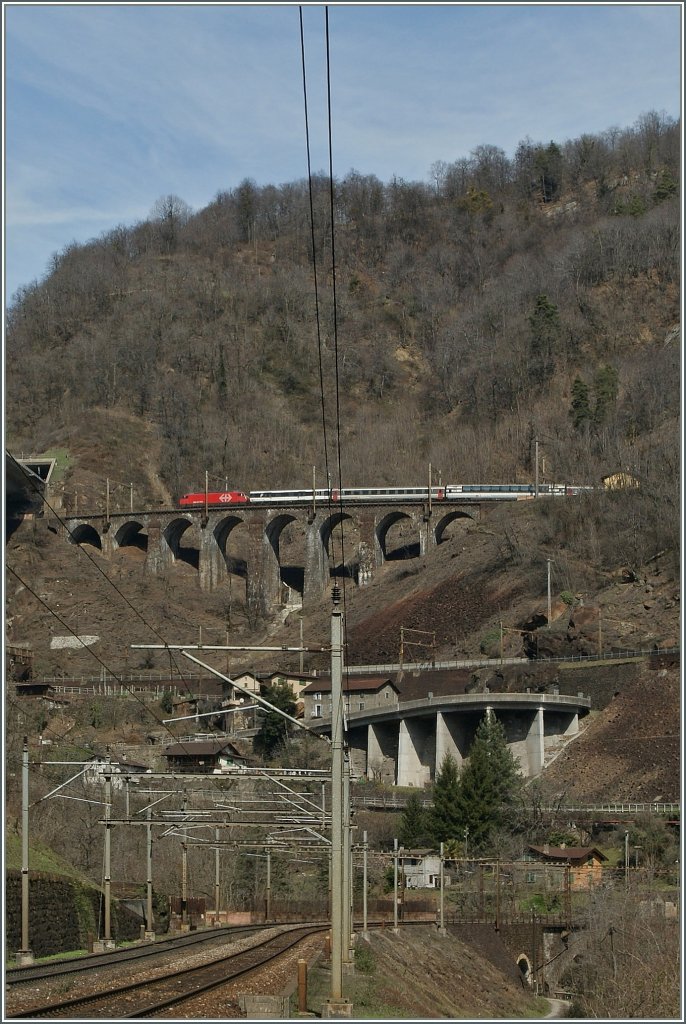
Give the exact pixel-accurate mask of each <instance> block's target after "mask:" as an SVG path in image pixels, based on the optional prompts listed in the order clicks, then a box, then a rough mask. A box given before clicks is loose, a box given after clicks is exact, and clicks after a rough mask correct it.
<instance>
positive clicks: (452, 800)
mask: <svg viewBox="0 0 686 1024" xmlns="http://www.w3.org/2000/svg"><path fill="white" fill-rule="evenodd" d="M459 792H460V785H459V770H458V767H457V761H456V760H455V758H454V757H453V756H452V755H451V754H446V756H445V757H444V758H443V761H442V763H441V766H440V768H439V770H438V772H437V774H436V781H435V783H434V802H433V807H432V809H431V815H430V820H429V828H430V833H431V838H432V839H433V842H434V843H435V844H438V843H442V842H445V841H446V840H447V839H454V838H455V837H456V836H458V835H460V832H461V827H462V820H461V816H460V810H459Z"/></svg>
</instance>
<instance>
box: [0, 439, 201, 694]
mask: <svg viewBox="0 0 686 1024" xmlns="http://www.w3.org/2000/svg"><path fill="white" fill-rule="evenodd" d="M5 454H6V455H7V457H8V458H10V459H11V460H12V462H13V463H14V464H15V466H17V468H19V469H21V468H22V467H21V464H20V463H19V462H18V461H17V459H15V457H14V456H13V455H12V453H11V452H10V451H8V450H7V449H5ZM28 480H29V483H30V484H31V486H32V487H33V488H34V490H35V491H36V493H37V494H38V495H40V497H41V499H42V501H43V503H44V505H45V506H46V508H48V509H49V510H50V512H51V513H52V514H53V516H54V517H55V518H56V519H57V521H58V523H59V524H60V526H61V527H62V528H63V529H64V530H65V531H66V533H68V534H69V536H70V537H71V536H72V531H71V530H70V528H69V525H68V523H67V522H66V521H65V520H64V519H63V518H62V516H60V514H59V513H58V512H57V511H56V509H54V508H53V506H52V505H51V504H50V502H49V501H48V499H47V498H46V497H45V495H44V494H43V493H42V492H41V491H40V489H39V487H38V485H37V483H36V482H35V481H34V480H32V479H31V478H30V477H29V478H28ZM76 547H77V549H78V550H79V551H81V552H82V554H83V555H84V556H85V557H86V558H87V559H88V560H89V562H90V563H91V565H93V566H94V567H95V568H96V570H97V571H98V572H99V573H100V575H101V576H102V577H103V578H104V579H105V580H106V582H107V583H109V584H110V586H111V587H112V588H113V589H114V590H115V591H116V592H117V594H118V595H119V597H121V599H122V601H124V603H125V604H126V605H127V606H128V607H129V608H130V609H131V611H132V612H133V613H134V614H135V615H136V616H137V617H138V618H139V619H140V621H141V622H142V623H143V625H144V626H145V627H146V628H147V629H149V630H150V631H151V632H152V633H154V635H155V636H156V637H157V638H158V639H159V640H161V641H162V643H163V644H164V645H165V647H167V641H166V640H165V639H164V637H163V636H162V634H161V633H160V632H159V630H158V629H156V627H155V626H153V625H151V623H149V622H148V621H147V620H146V618H145V616H144V615H143V614H142V613H141V612H140V611H139V610H138V608H136V606H135V605H134V604H132V603H131V601H129V599H128V597H127V596H126V595H125V594H124V593H123V592H122V591H121V590H120V589H119V587H118V586H117V585H116V583H115V582H114V580H112V579H111V578H110V577H109V576H108V575H107V573H106V572H105V571H104V570H103V569H102V568H101V566H99V565H98V563H97V562H96V560H95V559H94V558H93V556H92V555H91V554H90V553H89V552H88V551H86V549H85V548H84V547H83V546H82V545H80V544H77V545H76ZM24 586H26V584H24ZM41 603H44V602H41ZM46 607H48V606H47V605H46ZM48 610H49V611H52V610H51V609H50V608H48ZM53 614H54V613H53ZM169 657H170V662H173V664H174V667H175V668H176V669H177V671H178V673H179V679H180V680H181V682H182V683H183V682H185V680H184V677H183V673H182V671H181V668H180V666H179V665H178V664H177V662H176V660H175V659H173V656H172V652H171V650H170V651H169ZM187 689H188V692H189V694H190V693H191V689H190V686H188V687H187Z"/></svg>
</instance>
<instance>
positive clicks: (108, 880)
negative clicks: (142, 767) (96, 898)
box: [105, 754, 112, 947]
mask: <svg viewBox="0 0 686 1024" xmlns="http://www.w3.org/2000/svg"><path fill="white" fill-rule="evenodd" d="M109 761H110V758H109V754H108V756H107V768H106V774H105V946H106V947H107V946H108V945H109V944H110V943H111V942H112V934H111V911H112V874H111V867H110V854H111V840H112V836H111V831H110V830H111V827H112V826H111V825H110V817H111V815H112V776H111V774H110V771H109Z"/></svg>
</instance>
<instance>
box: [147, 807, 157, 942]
mask: <svg viewBox="0 0 686 1024" xmlns="http://www.w3.org/2000/svg"><path fill="white" fill-rule="evenodd" d="M146 816H147V819H148V823H147V825H146V831H147V833H148V835H147V840H148V841H147V872H146V874H147V879H146V890H147V893H146V895H147V904H146V910H145V923H146V926H147V934H146V936H145V937H146V939H154V938H155V931H154V924H153V919H152V805H150V806H149V807H148V809H147V812H146Z"/></svg>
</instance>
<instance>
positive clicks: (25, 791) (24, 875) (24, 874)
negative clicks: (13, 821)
mask: <svg viewBox="0 0 686 1024" xmlns="http://www.w3.org/2000/svg"><path fill="white" fill-rule="evenodd" d="M17 963H18V964H19V966H20V967H22V966H24V965H25V964H32V963H33V953H32V952H31V950H30V949H29V738H28V736H24V748H23V751H22V759H21V949H20V950H19V952H18V953H17Z"/></svg>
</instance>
